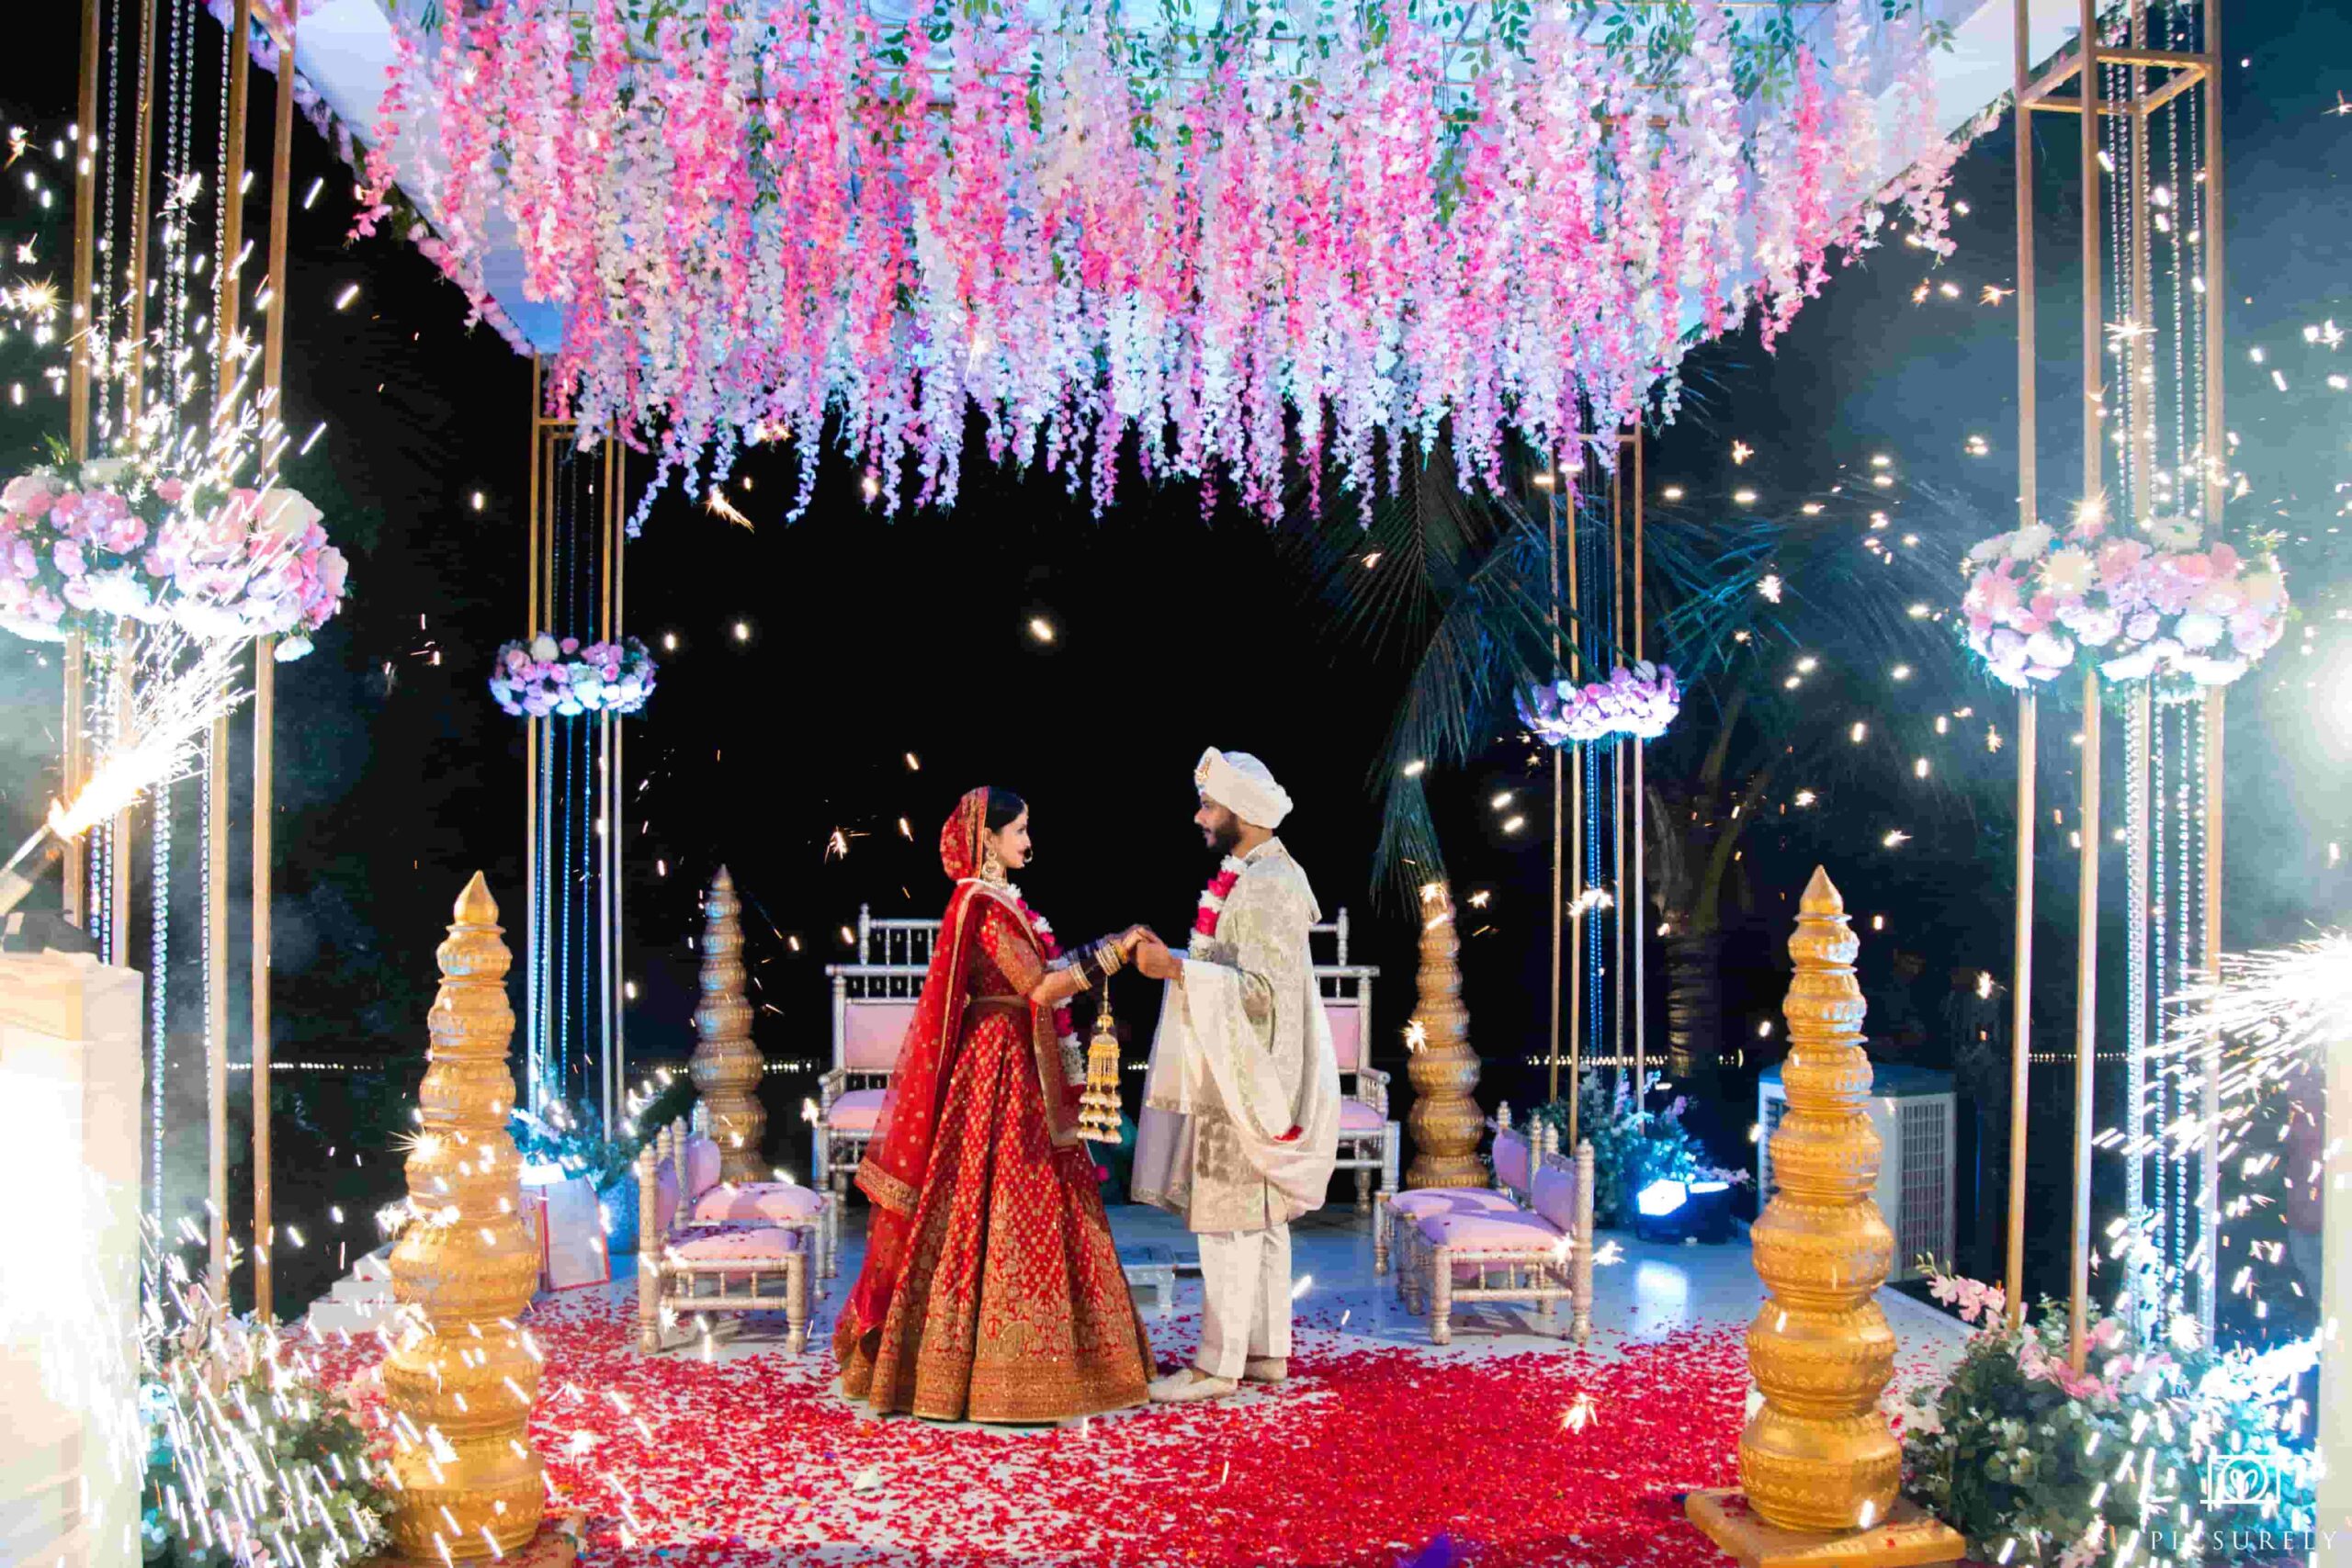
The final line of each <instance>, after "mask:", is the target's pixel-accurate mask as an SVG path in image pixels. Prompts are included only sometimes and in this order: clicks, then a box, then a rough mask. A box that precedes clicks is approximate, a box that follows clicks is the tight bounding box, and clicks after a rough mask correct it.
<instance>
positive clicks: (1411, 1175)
mask: <svg viewBox="0 0 2352 1568" xmlns="http://www.w3.org/2000/svg"><path fill="white" fill-rule="evenodd" d="M1461 949H1462V942H1461V939H1460V938H1459V937H1458V936H1456V935H1455V934H1454V929H1453V889H1451V888H1450V887H1448V886H1446V885H1445V884H1444V883H1442V882H1432V883H1430V885H1429V886H1425V887H1423V888H1422V889H1421V974H1420V993H1421V994H1420V1000H1419V1005H1417V1006H1416V1007H1415V1008H1414V1010H1413V1021H1414V1023H1415V1025H1417V1026H1418V1027H1417V1035H1418V1038H1419V1042H1420V1043H1419V1047H1418V1048H1417V1049H1415V1050H1414V1052H1413V1055H1412V1059H1411V1060H1410V1061H1408V1063H1407V1064H1406V1065H1405V1076H1406V1077H1408V1078H1410V1079H1412V1080H1413V1094H1414V1100H1413V1109H1412V1111H1411V1113H1410V1115H1409V1116H1408V1121H1409V1122H1410V1123H1411V1125H1412V1129H1413V1164H1412V1168H1410V1169H1409V1170H1408V1171H1407V1172H1406V1173H1405V1185H1406V1186H1408V1187H1484V1186H1485V1185H1487V1172H1486V1168H1485V1167H1483V1166H1481V1165H1480V1164H1479V1163H1478V1134H1479V1133H1480V1131H1481V1130H1482V1129H1483V1128H1484V1126H1485V1124H1486V1123H1485V1122H1484V1121H1483V1119H1482V1118H1481V1117H1480V1116H1479V1114H1478V1105H1477V1101H1476V1100H1472V1099H1471V1098H1470V1091H1471V1090H1472V1089H1476V1088H1477V1087H1478V1054H1477V1053H1476V1052H1475V1051H1473V1050H1471V1049H1470V1042H1469V1039H1468V1035H1469V1024H1470V1013H1469V1010H1468V1009H1466V1008H1464V1006H1463V1005H1462V969H1461V966H1460V964H1457V963H1456V962H1455V954H1457V953H1460V952H1461Z"/></svg>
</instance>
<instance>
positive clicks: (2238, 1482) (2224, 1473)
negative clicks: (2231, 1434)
mask: <svg viewBox="0 0 2352 1568" xmlns="http://www.w3.org/2000/svg"><path fill="white" fill-rule="evenodd" d="M2277 1502H2278V1460H2277V1459H2276V1458H2275V1457H2274V1456H2271V1455H2267V1454H2222V1453H2209V1454H2207V1455H2206V1456H2205V1506H2207V1507H2209V1508H2262V1507H2267V1506H2269V1505H2272V1504H2275V1503H2277Z"/></svg>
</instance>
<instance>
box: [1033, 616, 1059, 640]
mask: <svg viewBox="0 0 2352 1568" xmlns="http://www.w3.org/2000/svg"><path fill="white" fill-rule="evenodd" d="M1029 635H1030V636H1031V637H1035V638H1036V639H1037V640H1038V641H1039V642H1051V641H1053V640H1054V624H1053V623H1052V622H1051V621H1048V620H1047V619H1046V617H1045V616H1043V615H1032V616H1030V617H1029Z"/></svg>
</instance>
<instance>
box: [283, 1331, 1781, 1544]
mask: <svg viewBox="0 0 2352 1568" xmlns="http://www.w3.org/2000/svg"><path fill="white" fill-rule="evenodd" d="M528 1325H529V1327H530V1328H531V1330H532V1332H533V1334H534V1335H535V1336H536V1337H537V1339H538V1341H539V1343H540V1345H541V1346H542V1347H543V1348H544V1349H545V1351H546V1356H547V1371H546V1375H545V1377H544V1379H543V1382H542V1385H541V1393H540V1398H539V1404H538V1411H537V1419H536V1421H535V1423H534V1427H533V1430H534V1434H535V1436H536V1438H537V1444H538V1448H539V1450H540V1452H541V1453H542V1454H543V1455H544V1456H545V1458H546V1461H547V1469H548V1481H549V1486H550V1490H551V1504H550V1509H549V1512H550V1517H555V1516H557V1515H558V1514H560V1513H572V1512H577V1513H580V1514H582V1515H584V1516H585V1517H586V1523H587V1537H586V1543H585V1550H584V1551H583V1553H582V1561H583V1562H589V1563H596V1564H606V1563H610V1564H622V1565H627V1568H655V1565H684V1568H722V1565H724V1568H769V1565H775V1568H781V1565H784V1564H797V1563H825V1564H845V1565H846V1564H871V1565H876V1568H878V1565H881V1564H892V1565H899V1564H922V1565H929V1568H951V1565H953V1568H961V1565H966V1564H982V1563H1056V1564H1072V1565H1077V1564H1098V1563H1099V1564H1105V1565H1110V1564H1120V1565H1130V1564H1131V1565H1138V1568H1140V1565H1145V1564H1150V1565H1155V1568H1157V1565H1159V1564H1232V1565H1236V1568H1239V1565H1250V1568H1256V1565H1261V1564H1263V1565H1268V1568H1320V1565H1330V1568H1355V1565H1376V1568H1391V1565H1392V1564H1394V1563H1395V1562H1397V1559H1398V1558H1399V1557H1400V1556H1403V1555H1405V1554H1407V1553H1409V1552H1411V1551H1415V1550H1416V1549H1418V1548H1419V1547H1420V1546H1422V1545H1423V1544H1424V1543H1426V1542H1428V1541H1430V1540H1431V1539H1432V1538H1433V1537H1435V1536H1437V1535H1438V1534H1439V1533H1440V1532H1450V1533H1451V1534H1452V1536H1453V1539H1454V1540H1455V1541H1457V1542H1458V1543H1460V1544H1461V1545H1462V1546H1463V1547H1464V1549H1465V1552H1466V1555H1467V1558H1468V1561H1469V1562H1473V1563H1476V1564H1496V1565H1512V1568H1516V1565H1520V1564H1528V1565H1535V1564H1551V1563H1558V1564H1595V1565H1611V1568H1613V1565H1616V1564H1666V1565H1681V1564H1689V1565H1691V1568H1700V1565H1702V1564H1703V1565H1706V1568H1714V1565H1716V1564H1719V1563H1721V1562H1723V1561H1724V1559H1723V1558H1722V1557H1721V1556H1720V1554H1719V1553H1717V1551H1715V1549H1714V1548H1713V1546H1712V1545H1710V1544H1709V1543H1708V1542H1707V1540H1705V1539H1704V1538H1703V1537H1702V1536H1701V1535H1700V1534H1699V1532H1698V1531H1697V1530H1696V1529H1692V1528H1691V1526H1690V1525H1688V1524H1687V1523H1685V1522H1684V1520H1683V1518H1682V1511H1681V1508H1680V1506H1679V1504H1678V1502H1677V1495H1678V1494H1679V1493H1681V1492H1684V1491H1686V1490H1689V1489H1691V1488H1693V1487H1698V1486H1718V1485H1724V1484H1727V1483H1730V1482H1731V1481H1732V1480H1733V1479H1734V1476H1735V1469H1736V1460H1735V1451H1736V1444H1737V1442H1738V1437H1739V1429H1740V1426H1741V1423H1742V1421H1743V1419H1744V1416H1745V1401H1746V1397H1747V1357H1746V1350H1745V1348H1744V1346H1743V1344H1742V1341H1741V1337H1740V1334H1739V1332H1738V1331H1737V1330H1736V1329H1733V1328H1729V1327H1709V1328H1700V1329H1692V1330H1688V1331H1686V1332H1683V1333H1680V1334H1678V1335H1675V1336H1673V1337H1668V1338H1665V1339H1660V1340H1649V1341H1624V1342H1619V1343H1615V1344H1613V1345H1612V1346H1611V1349H1610V1351H1609V1353H1608V1354H1605V1355H1594V1354H1589V1353H1584V1352H1579V1351H1577V1350H1575V1349H1572V1348H1560V1349H1557V1350H1554V1349H1548V1348H1545V1349H1537V1350H1532V1351H1522V1352H1520V1353H1515V1354H1488V1355H1477V1354H1472V1355H1455V1356H1444V1357H1440V1356H1432V1355H1430V1354H1427V1353H1424V1352H1422V1351H1417V1350H1415V1349H1411V1348H1404V1347H1397V1346H1388V1345H1375V1344H1372V1343H1369V1342H1367V1341H1364V1340H1363V1339H1361V1338H1351V1337H1345V1336H1343V1335H1340V1334H1338V1333H1334V1332H1332V1331H1331V1326H1332V1325H1323V1326H1320V1327H1316V1326H1309V1325H1305V1324H1303V1325H1302V1332H1301V1334H1300V1336H1299V1344H1298V1347H1297V1354H1296V1355H1295V1357H1294V1359H1293V1360H1292V1362H1291V1371H1292V1379H1291V1382H1290V1383H1289V1385H1288V1386H1287V1387H1285V1388H1283V1390H1281V1391H1280V1392H1279V1393H1275V1394H1272V1395H1271V1396H1267V1397H1250V1398H1246V1399H1240V1400H1235V1401H1228V1402H1224V1403H1214V1404H1206V1405H1189V1406H1176V1407H1160V1408H1158V1409H1152V1410H1147V1411H1142V1412H1136V1413H1128V1414H1122V1415H1119V1416H1110V1417H1103V1418H1098V1419H1096V1420H1093V1421H1091V1422H1087V1423H1084V1424H1081V1425H1076V1426H1071V1427H1059V1428H1046V1429H989V1428H977V1427H942V1426H935V1425H931V1424H927V1423H924V1422H921V1421H916V1420H912V1419H907V1418H897V1419H890V1420H876V1419H874V1418H872V1417H869V1416H865V1415H864V1414H863V1413H862V1411H861V1409H860V1408H859V1407H857V1406H854V1405H852V1404H847V1403H845V1402H843V1401H842V1399H841V1398H840V1397H839V1396H838V1395H836V1394H835V1393H833V1392H832V1386H831V1385H832V1374H833V1367H832V1358H831V1354H830V1353H829V1352H827V1351H826V1350H824V1349H822V1348H818V1347H817V1346H815V1345H812V1347H811V1348H810V1349H809V1352H808V1353H806V1354H805V1355H802V1356H800V1357H797V1358H795V1357H787V1356H786V1355H785V1354H784V1353H783V1351H782V1348H780V1347H778V1348H775V1349H772V1350H767V1351H763V1353H760V1354H756V1355H750V1356H743V1355H738V1356H737V1357H735V1358H734V1359H717V1360H705V1359H701V1358H700V1357H699V1356H698V1355H696V1354H695V1352H693V1351H691V1350H679V1351H672V1352H669V1353H667V1354H664V1355H662V1356H657V1357H650V1358H649V1357H646V1356H643V1355H640V1354H639V1351H638V1350H637V1348H636V1340H635V1326H636V1325H635V1322H634V1314H633V1312H632V1311H631V1310H630V1309H629V1306H628V1304H627V1303H622V1302H620V1301H616V1300H613V1299H609V1298H605V1297H603V1296H601V1294H600V1293H597V1292H582V1294H581V1295H577V1296H572V1297H569V1298H557V1299H551V1300H547V1301H543V1302H542V1303H541V1304H540V1305H538V1306H537V1307H536V1308H535V1309H534V1310H533V1312H532V1314H531V1315H530V1318H529V1320H528ZM1197 1329H1198V1324H1197V1318H1193V1319H1186V1318H1177V1319H1173V1320H1162V1321H1160V1322H1158V1323H1155V1324H1154V1325H1153V1337H1154V1344H1155V1348H1157V1349H1158V1351H1159V1358H1160V1360H1161V1363H1162V1365H1163V1366H1173V1365H1176V1364H1179V1362H1180V1361H1181V1360H1182V1358H1183V1357H1184V1356H1185V1355H1186V1354H1187V1353H1188V1352H1189V1348H1190V1340H1191V1338H1192V1337H1193V1336H1195V1335H1196V1334H1197ZM1602 1338H1603V1339H1608V1338H1610V1337H1608V1336H1606V1335H1604V1336H1603V1337H1602ZM377 1354H378V1351H377V1348H376V1347H375V1346H374V1345H373V1344H372V1343H368V1342H355V1343H353V1344H352V1346H351V1347H350V1348H348V1349H347V1350H341V1351H336V1352H332V1353H331V1354H330V1356H329V1362H330V1365H332V1366H334V1367H336V1368H337V1369H338V1375H342V1374H345V1373H347V1374H348V1375H350V1376H351V1377H352V1378H353V1379H354V1392H355V1393H356V1395H357V1396H358V1397H359V1399H360V1401H361V1403H362V1404H364V1405H366V1406H368V1408H369V1409H370V1411H371V1413H372V1416H373V1418H377V1419H380V1418H381V1414H382V1413H381V1408H380V1406H381V1396H380V1387H379V1383H378V1382H377V1379H376V1378H375V1375H374V1362H375V1358H376V1356H377Z"/></svg>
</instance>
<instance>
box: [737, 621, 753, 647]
mask: <svg viewBox="0 0 2352 1568" xmlns="http://www.w3.org/2000/svg"><path fill="white" fill-rule="evenodd" d="M735 640H736V641H737V642H749V641H751V640H752V623H751V622H749V621H738V622H736V623H735Z"/></svg>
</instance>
